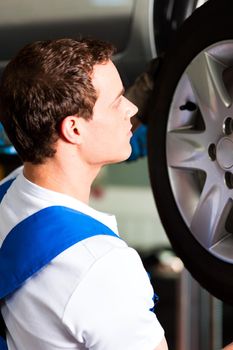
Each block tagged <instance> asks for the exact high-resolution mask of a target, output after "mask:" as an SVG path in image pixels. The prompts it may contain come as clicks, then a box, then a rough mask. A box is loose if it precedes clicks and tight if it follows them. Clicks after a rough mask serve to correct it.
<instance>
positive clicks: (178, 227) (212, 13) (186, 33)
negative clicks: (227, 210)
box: [148, 0, 233, 304]
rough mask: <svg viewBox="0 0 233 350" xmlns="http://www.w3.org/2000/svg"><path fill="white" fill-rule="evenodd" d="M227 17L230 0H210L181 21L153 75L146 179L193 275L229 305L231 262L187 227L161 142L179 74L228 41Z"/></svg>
mask: <svg viewBox="0 0 233 350" xmlns="http://www.w3.org/2000/svg"><path fill="white" fill-rule="evenodd" d="M232 16H233V1H232V0H210V1H209V2H207V3H206V4H205V5H203V6H202V7H201V8H199V9H197V10H196V11H195V12H194V13H193V15H192V16H191V17H189V18H188V19H187V20H186V21H185V22H184V24H183V25H182V26H181V28H180V30H179V32H178V33H177V36H176V38H175V40H174V41H173V44H172V47H171V48H170V49H169V51H168V52H167V53H166V55H165V57H164V60H163V63H162V66H161V70H160V72H159V74H158V76H157V79H156V82H155V88H154V92H153V96H152V97H153V98H152V99H151V101H150V103H151V107H150V112H149V120H148V126H149V128H148V161H149V173H150V180H151V186H152V190H153V194H154V198H155V201H156V205H157V208H158V212H159V215H160V218H161V221H162V223H163V226H164V228H165V231H166V233H167V235H168V237H169V240H170V242H171V244H172V246H173V248H174V250H175V252H176V254H177V255H178V256H179V257H180V258H181V259H182V261H183V262H184V265H185V266H186V268H187V269H188V270H189V271H190V273H191V274H192V276H193V277H194V278H195V279H196V280H197V281H198V282H199V283H200V284H201V285H202V286H203V287H204V288H205V289H207V290H208V291H209V292H210V293H211V294H212V295H214V296H216V297H217V298H219V299H221V300H223V301H225V302H226V303H229V304H233V278H232V276H233V264H230V263H226V262H224V261H222V260H220V259H218V258H217V257H215V256H213V255H212V254H210V253H209V252H208V251H207V250H205V249H204V248H203V247H202V246H201V245H200V244H199V243H198V242H197V240H196V239H195V238H194V237H193V235H192V234H191V232H190V230H189V229H188V227H187V226H186V224H185V222H184V220H183V218H182V216H181V214H180V212H179V209H178V207H177V205H176V201H175V199H174V197H173V192H172V189H171V186H170V182H169V177H168V169H167V161H166V149H165V147H166V129H167V122H168V116H169V110H170V106H171V101H172V98H173V95H174V91H175V89H176V87H177V84H178V81H179V79H180V78H181V76H182V75H183V73H184V71H185V69H186V67H187V66H188V65H189V63H190V62H191V61H192V60H193V58H194V57H195V56H197V55H198V54H199V53H200V52H201V51H202V50H204V49H205V48H207V47H208V46H210V45H211V44H214V43H217V42H220V41H222V40H227V39H230V40H233V20H232Z"/></svg>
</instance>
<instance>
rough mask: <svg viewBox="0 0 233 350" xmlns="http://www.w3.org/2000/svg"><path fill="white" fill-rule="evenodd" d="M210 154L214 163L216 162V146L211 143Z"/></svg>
mask: <svg viewBox="0 0 233 350" xmlns="http://www.w3.org/2000/svg"><path fill="white" fill-rule="evenodd" d="M208 153H209V157H210V159H211V160H212V161H214V160H216V146H215V144H214V143H211V145H209V149H208Z"/></svg>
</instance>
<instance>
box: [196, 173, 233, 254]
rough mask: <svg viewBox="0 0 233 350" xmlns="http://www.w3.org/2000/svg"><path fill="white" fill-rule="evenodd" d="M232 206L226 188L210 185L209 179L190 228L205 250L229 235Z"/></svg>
mask: <svg viewBox="0 0 233 350" xmlns="http://www.w3.org/2000/svg"><path fill="white" fill-rule="evenodd" d="M231 206H232V204H231V201H230V199H229V197H228V195H227V191H225V189H224V187H222V186H220V185H218V184H213V182H212V183H211V184H210V183H209V181H208V178H207V181H206V183H205V186H204V188H203V191H202V194H201V196H200V200H199V203H198V206H197V208H196V211H195V213H194V215H193V218H192V221H191V227H190V230H191V232H192V234H193V235H194V237H195V238H196V239H197V240H198V241H199V242H200V243H201V244H202V245H203V246H204V247H205V248H207V249H210V248H211V247H212V246H213V245H214V244H216V243H217V242H219V241H220V240H221V239H222V238H223V237H224V236H225V235H227V232H226V229H225V223H226V220H227V217H228V215H229V212H230V209H231Z"/></svg>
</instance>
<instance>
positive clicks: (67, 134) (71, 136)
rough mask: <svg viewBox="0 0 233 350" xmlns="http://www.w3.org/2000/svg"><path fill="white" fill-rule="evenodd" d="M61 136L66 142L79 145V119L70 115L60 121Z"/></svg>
mask: <svg viewBox="0 0 233 350" xmlns="http://www.w3.org/2000/svg"><path fill="white" fill-rule="evenodd" d="M60 132H61V136H62V137H63V138H64V139H65V140H66V141H68V142H70V143H74V144H80V143H81V132H80V123H79V118H78V116H76V115H71V116H68V117H66V118H64V119H63V120H62V123H61V126H60Z"/></svg>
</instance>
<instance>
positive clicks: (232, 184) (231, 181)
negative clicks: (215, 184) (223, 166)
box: [225, 171, 233, 190]
mask: <svg viewBox="0 0 233 350" xmlns="http://www.w3.org/2000/svg"><path fill="white" fill-rule="evenodd" d="M225 183H226V186H227V187H228V188H229V189H230V190H232V189H233V174H232V173H231V172H230V171H227V172H226V173H225Z"/></svg>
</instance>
